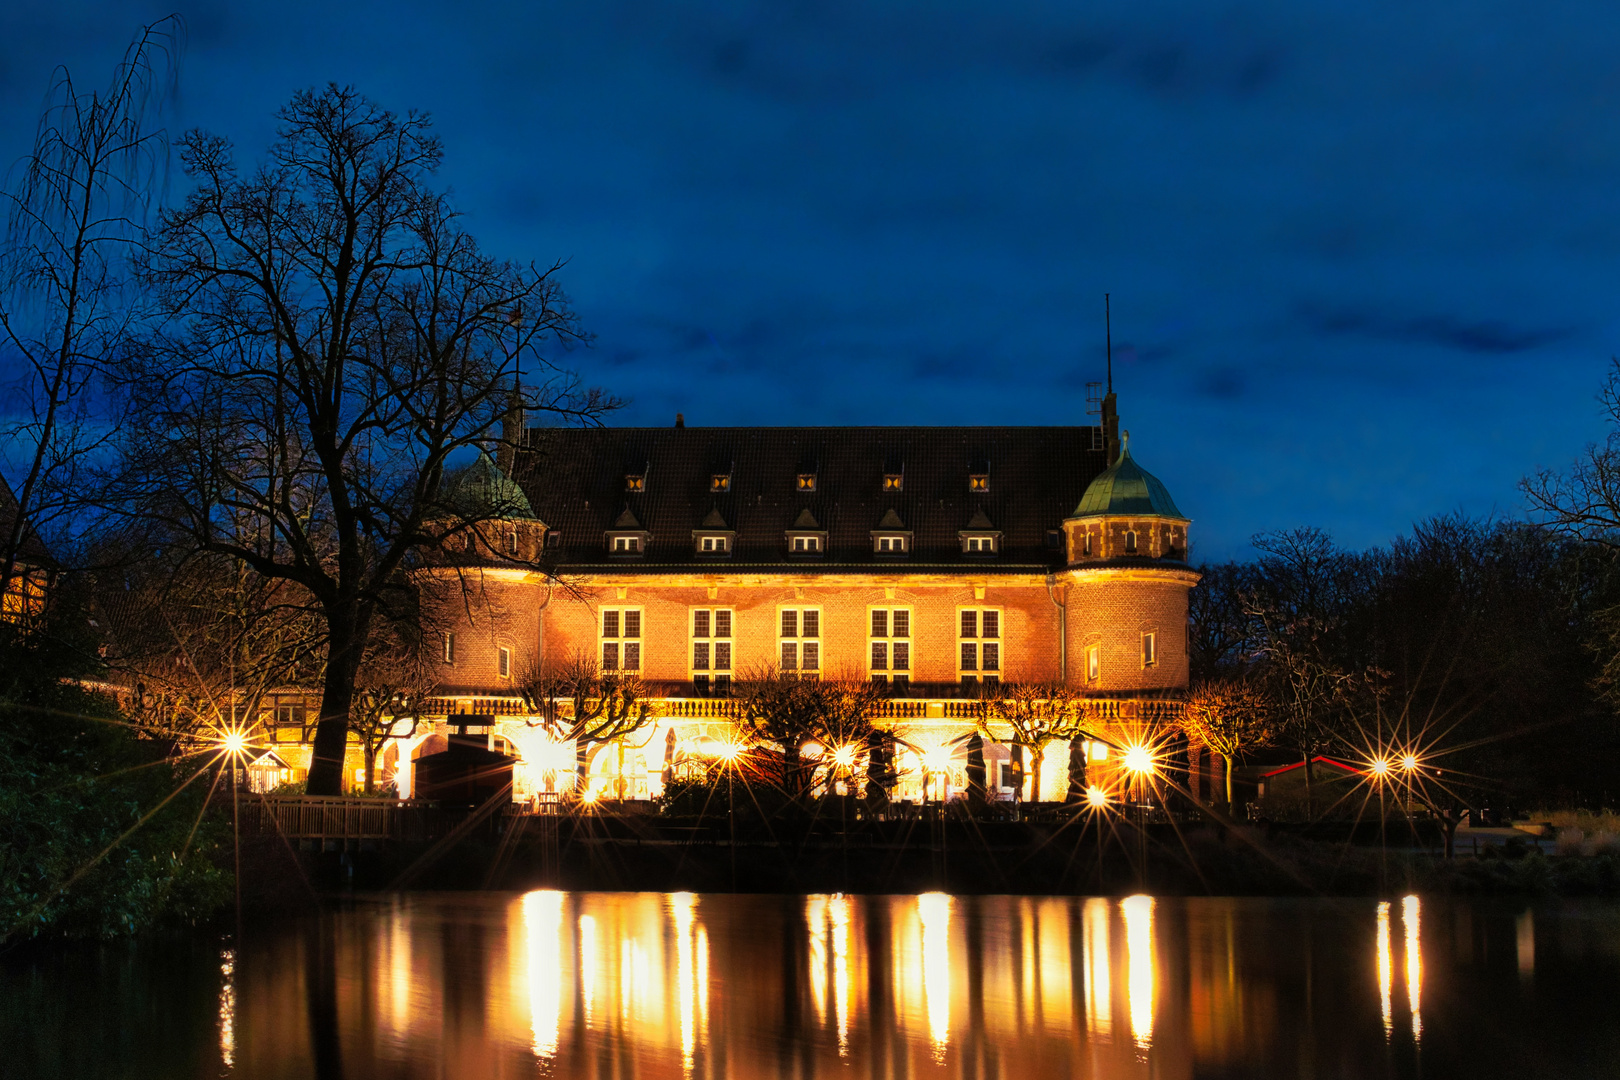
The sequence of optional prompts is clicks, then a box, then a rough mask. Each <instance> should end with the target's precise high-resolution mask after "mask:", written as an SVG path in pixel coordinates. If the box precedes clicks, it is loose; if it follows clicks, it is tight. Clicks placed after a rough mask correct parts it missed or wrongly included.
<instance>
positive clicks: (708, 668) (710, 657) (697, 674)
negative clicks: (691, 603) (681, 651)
mask: <svg viewBox="0 0 1620 1080" xmlns="http://www.w3.org/2000/svg"><path fill="white" fill-rule="evenodd" d="M731 623H732V612H731V609H730V608H693V609H692V685H693V686H694V687H696V688H697V690H698V692H699V693H707V692H708V691H709V690H714V691H715V692H716V693H721V692H724V690H725V689H726V687H727V686H729V685H730V684H731V651H732V650H731Z"/></svg>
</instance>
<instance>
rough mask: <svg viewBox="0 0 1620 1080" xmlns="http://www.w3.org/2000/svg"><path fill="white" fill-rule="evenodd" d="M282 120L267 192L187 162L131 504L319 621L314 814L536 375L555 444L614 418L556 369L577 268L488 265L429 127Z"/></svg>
mask: <svg viewBox="0 0 1620 1080" xmlns="http://www.w3.org/2000/svg"><path fill="white" fill-rule="evenodd" d="M278 118H279V120H280V123H281V127H280V131H279V134H278V135H277V138H276V140H275V142H274V143H273V144H272V146H271V148H270V152H269V154H268V157H267V160H266V161H265V163H264V164H263V165H262V166H260V167H258V168H256V169H253V170H250V171H244V170H242V169H241V168H240V167H239V165H238V163H237V161H236V157H235V154H234V151H233V149H232V147H231V146H230V144H229V143H227V142H226V141H225V140H224V139H222V138H220V137H218V136H215V135H210V134H207V133H203V132H191V133H188V134H187V135H186V136H185V137H184V139H182V140H181V143H180V149H181V161H182V163H183V165H184V167H185V172H186V175H187V176H188V177H189V178H190V179H191V180H192V181H193V182H194V185H195V186H194V189H193V190H192V192H191V193H190V194H189V195H188V196H187V197H186V199H185V200H184V202H183V203H182V204H181V205H180V207H179V208H178V209H176V210H172V211H168V212H165V213H164V214H163V216H162V219H161V222H160V224H159V227H158V228H157V229H156V230H155V231H154V232H153V233H152V235H151V236H150V238H149V240H148V242H147V250H146V254H145V260H144V264H143V274H144V279H145V281H146V282H147V284H148V285H150V286H151V287H152V288H153V289H154V290H155V292H156V295H157V298H158V300H159V301H160V302H161V305H162V312H163V315H164V316H165V318H166V320H167V321H166V323H165V326H164V329H163V331H162V332H161V333H155V334H152V335H150V336H149V337H147V338H146V339H144V340H143V342H142V344H141V347H140V348H139V349H136V350H133V352H132V355H131V356H130V357H129V359H128V361H127V362H126V363H125V364H124V365H122V367H121V369H120V377H121V386H122V389H123V395H124V398H123V400H124V401H125V402H126V403H127V406H128V409H129V412H130V417H129V422H128V423H127V424H126V425H125V428H124V440H123V446H122V451H123V453H122V460H123V462H124V465H123V467H122V470H121V471H120V473H119V475H118V476H117V477H116V478H115V482H114V484H113V485H112V499H113V505H114V508H115V509H116V511H118V512H120V513H123V514H126V515H133V516H137V517H144V518H147V519H151V520H155V521H159V522H161V523H163V524H164V526H165V527H166V528H168V529H170V530H171V531H173V532H175V533H177V534H180V535H183V536H185V537H186V538H187V541H188V542H189V543H190V544H191V545H193V546H194V547H195V548H196V549H198V550H201V551H208V552H214V553H217V554H221V555H226V556H230V557H232V558H236V559H240V560H241V561H242V562H243V563H244V564H245V565H247V566H249V567H250V568H252V569H253V570H254V571H255V572H256V573H258V574H260V575H262V576H264V577H266V578H279V579H285V580H288V581H292V582H295V583H297V584H298V585H299V586H301V587H302V588H304V589H306V590H307V591H308V592H309V593H310V595H311V596H312V597H313V598H314V602H315V605H316V607H317V609H318V611H319V612H320V614H321V617H322V619H323V620H324V622H325V638H326V645H327V657H326V665H325V676H324V680H323V685H322V694H321V710H320V720H319V724H318V726H317V729H316V735H315V740H314V759H313V763H312V765H311V769H310V774H309V790H310V792H311V793H314V794H325V795H334V794H337V793H338V791H339V790H340V787H341V782H342V777H341V770H342V763H343V756H344V749H345V745H346V742H347V738H348V734H349V731H350V711H351V708H352V706H353V703H354V693H355V677H356V674H357V672H358V671H359V669H360V665H361V663H362V661H363V659H364V657H365V651H366V646H367V644H368V642H369V641H370V638H371V632H372V628H373V624H374V621H375V619H376V618H377V617H378V614H379V610H380V608H381V607H382V605H383V604H384V603H385V601H386V598H387V597H388V596H389V594H390V593H392V592H395V591H397V590H402V589H407V588H408V587H409V584H408V581H407V579H406V578H405V577H404V576H403V575H402V574H401V571H402V570H407V569H409V567H410V566H411V565H412V564H413V561H414V560H415V559H416V558H417V553H419V552H420V551H422V550H423V549H432V548H435V547H439V546H442V545H443V544H444V543H445V541H446V540H447V538H449V537H451V536H454V535H456V534H457V533H460V532H464V531H466V530H469V529H474V528H476V526H477V524H478V522H477V521H476V520H468V519H467V517H466V516H465V514H464V513H461V512H460V511H461V508H460V507H457V506H454V505H450V503H449V500H447V498H446V485H445V483H444V481H445V472H446V469H447V468H448V467H449V466H450V465H451V464H452V461H453V460H454V459H456V457H457V455H460V454H464V453H466V452H468V451H470V450H471V449H472V448H473V447H474V446H475V445H477V444H478V443H479V442H480V440H484V439H486V438H488V437H489V436H490V433H491V432H492V431H493V430H494V429H495V428H496V427H497V426H498V424H499V421H500V419H501V417H502V415H503V414H504V413H505V412H507V410H508V408H509V406H510V400H509V398H510V396H511V394H512V392H513V387H514V386H515V384H516V382H517V377H518V374H519V372H520V369H527V370H528V371H529V372H531V373H533V372H537V371H538V372H543V373H545V375H548V376H549V378H544V377H543V378H541V379H539V380H537V383H536V385H534V386H532V387H530V388H528V389H527V391H526V394H527V396H526V398H525V400H524V402H523V404H524V406H525V407H526V408H527V409H528V410H540V411H542V412H546V413H549V414H550V416H551V417H552V418H553V419H555V420H560V421H565V422H585V423H590V422H595V421H597V420H598V419H599V418H600V417H601V415H602V414H603V413H604V412H605V411H606V410H608V409H611V408H612V407H614V405H615V404H616V403H615V402H614V401H613V400H611V399H610V398H607V397H604V396H603V395H602V394H600V393H599V392H597V391H588V392H581V391H580V390H579V388H578V384H577V381H576V380H575V378H574V377H573V376H572V375H570V374H569V373H567V372H565V371H562V370H561V369H559V368H557V367H556V366H554V363H553V361H552V360H551V358H550V357H549V356H548V355H546V354H544V353H542V352H541V346H542V345H543V344H544V343H546V342H554V343H555V342H567V341H568V340H570V339H573V338H577V337H578V336H579V331H578V329H577V326H576V322H575V319H574V315H573V312H572V311H571V310H570V308H569V306H568V303H567V300H566V298H565V297H564V296H563V294H562V291H561V289H560V287H559V286H558V283H557V280H556V273H555V272H556V270H557V267H556V266H550V267H546V268H543V269H542V268H537V267H534V266H524V265H519V264H516V263H511V262H502V261H499V260H496V259H494V258H491V257H490V256H488V255H486V254H484V253H483V252H482V251H480V250H479V248H478V246H477V244H476V243H475V242H474V240H473V239H472V237H471V236H469V235H468V234H467V233H466V232H465V231H463V229H462V228H461V225H460V223H459V221H458V218H457V215H456V213H455V211H454V209H453V208H452V206H451V204H450V201H449V199H448V197H447V196H446V195H445V194H444V193H443V192H441V191H439V190H436V189H435V188H434V187H433V186H432V176H433V173H434V172H435V171H436V170H437V168H438V165H439V163H440V160H441V157H442V148H441V146H440V143H439V140H438V139H437V137H435V136H434V135H433V134H432V132H431V130H430V127H429V121H428V118H427V117H426V116H425V115H423V114H420V113H414V112H413V113H407V114H405V115H403V116H401V115H398V114H395V113H392V112H389V111H387V110H385V109H382V108H381V107H379V106H378V105H376V104H375V103H373V102H371V101H369V100H367V99H366V98H364V97H362V96H361V95H360V94H358V93H356V92H355V91H354V90H352V89H349V88H343V87H338V86H335V85H334V86H329V87H327V88H326V89H324V90H310V91H304V92H301V93H299V94H297V95H295V96H294V98H293V100H292V101H291V103H290V104H288V105H287V106H286V107H285V108H283V109H282V110H281V111H280V113H279V114H278ZM484 509H485V516H486V518H499V517H502V516H503V514H504V515H505V516H510V509H511V508H502V507H499V506H490V507H486V508H484Z"/></svg>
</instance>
